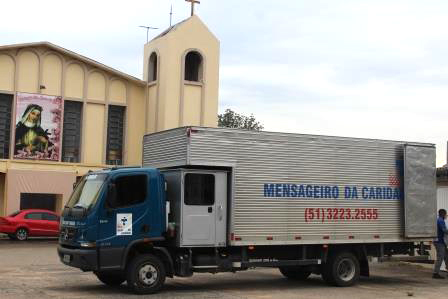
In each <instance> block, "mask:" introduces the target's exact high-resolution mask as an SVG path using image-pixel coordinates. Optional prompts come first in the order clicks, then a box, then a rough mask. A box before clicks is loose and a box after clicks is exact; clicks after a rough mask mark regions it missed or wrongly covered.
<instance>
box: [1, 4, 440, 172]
mask: <svg viewBox="0 0 448 299" xmlns="http://www.w3.org/2000/svg"><path fill="white" fill-rule="evenodd" d="M171 4H172V5H173V12H174V14H173V22H178V21H180V20H182V19H184V18H186V17H188V16H189V5H188V4H187V3H185V1H184V0H145V1H134V0H127V1H111V0H109V1H98V0H95V1H92V0H90V1H84V0H78V1H70V2H69V1H48V0H40V1H24V0H22V1H7V2H5V3H2V12H6V13H3V14H2V17H1V18H0V44H12V43H22V42H35V41H49V42H52V43H55V44H57V45H60V46H62V47H65V48H67V49H70V50H72V51H75V52H77V53H80V54H83V55H85V56H88V57H90V58H93V59H95V60H97V61H100V62H102V63H104V64H107V65H109V66H112V67H114V68H116V69H118V70H121V71H124V72H126V73H129V74H131V75H134V76H136V77H139V78H141V77H142V54H143V44H144V43H145V42H146V32H145V30H144V29H141V28H139V27H138V26H139V25H149V26H155V27H159V28H160V29H159V30H155V31H152V32H150V38H151V37H152V36H155V35H156V34H158V33H160V32H161V31H162V29H165V28H166V27H168V25H169V10H170V5H171ZM197 14H198V15H199V16H200V17H201V19H202V20H203V21H204V22H205V23H206V24H207V25H208V26H209V28H210V30H211V31H212V32H214V33H215V34H216V36H217V37H218V38H219V39H220V41H221V70H220V76H221V77H220V82H221V85H220V111H221V112H222V111H223V110H224V109H226V108H231V109H234V110H236V111H237V112H240V113H243V114H250V113H253V114H254V115H255V116H256V118H257V119H258V120H260V121H261V122H262V123H263V124H264V126H265V129H266V130H270V131H287V132H300V133H310V134H325V135H338V136H354V137H368V138H382V139H397V140H407V141H421V142H431V143H436V145H437V165H438V166H441V165H443V164H445V163H446V156H447V155H446V141H447V140H448V135H447V134H446V127H445V125H447V124H448V122H447V117H448V103H447V100H448V30H447V28H448V1H446V0H440V1H437V0H426V1H421V0H418V1H412V0H403V1H400V0H388V1H383V0H338V1H334V0H327V1H320V0H313V1H308V0H278V1H272V0H226V1H222V0H221V1H218V0H201V5H199V6H198V8H197Z"/></svg>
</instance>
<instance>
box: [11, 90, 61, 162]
mask: <svg viewBox="0 0 448 299" xmlns="http://www.w3.org/2000/svg"><path fill="white" fill-rule="evenodd" d="M61 115H62V98H61V97H55V96H47V95H41V94H30V93H17V106H16V131H15V148H14V158H16V159H17V158H18V159H33V160H51V161H59V149H60V140H61Z"/></svg>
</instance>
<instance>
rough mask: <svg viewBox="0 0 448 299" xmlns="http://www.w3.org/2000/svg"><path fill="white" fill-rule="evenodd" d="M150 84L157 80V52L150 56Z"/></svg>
mask: <svg viewBox="0 0 448 299" xmlns="http://www.w3.org/2000/svg"><path fill="white" fill-rule="evenodd" d="M148 70H149V74H148V82H152V81H156V80H157V54H156V52H152V54H151V56H149V65H148Z"/></svg>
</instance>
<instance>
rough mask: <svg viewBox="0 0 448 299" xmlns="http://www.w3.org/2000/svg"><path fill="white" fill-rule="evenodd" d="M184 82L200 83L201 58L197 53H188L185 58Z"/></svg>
mask: <svg viewBox="0 0 448 299" xmlns="http://www.w3.org/2000/svg"><path fill="white" fill-rule="evenodd" d="M184 76H185V80H187V81H196V82H200V81H202V56H201V54H199V53H198V52H195V51H192V52H188V54H187V55H186V56H185V74H184Z"/></svg>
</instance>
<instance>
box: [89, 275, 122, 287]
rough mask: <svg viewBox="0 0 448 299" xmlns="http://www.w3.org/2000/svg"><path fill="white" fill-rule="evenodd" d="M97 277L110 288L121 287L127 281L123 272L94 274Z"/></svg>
mask: <svg viewBox="0 0 448 299" xmlns="http://www.w3.org/2000/svg"><path fill="white" fill-rule="evenodd" d="M94 273H95V275H96V277H98V279H99V280H100V281H101V282H102V283H104V284H105V285H108V286H119V285H120V284H122V283H123V282H124V281H125V280H126V276H125V275H124V273H123V272H119V271H104V272H94Z"/></svg>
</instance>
